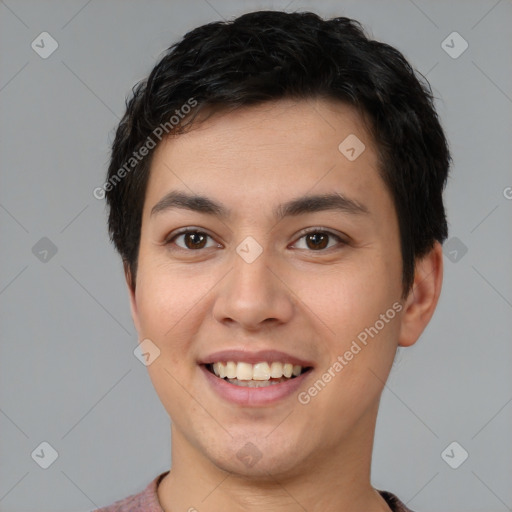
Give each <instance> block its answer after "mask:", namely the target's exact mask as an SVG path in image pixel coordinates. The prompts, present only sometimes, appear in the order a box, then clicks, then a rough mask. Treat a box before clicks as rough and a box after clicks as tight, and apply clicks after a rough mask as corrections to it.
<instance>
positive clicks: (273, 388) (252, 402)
mask: <svg viewBox="0 0 512 512" xmlns="http://www.w3.org/2000/svg"><path fill="white" fill-rule="evenodd" d="M200 367H201V370H202V371H203V373H204V374H205V376H206V380H207V381H208V382H209V383H210V384H211V386H212V388H213V390H214V391H215V392H216V393H217V394H218V395H220V396H221V398H223V399H225V400H228V401H229V402H232V403H235V404H238V405H244V406H258V405H269V404H274V403H276V402H278V401H279V400H283V399H284V398H287V397H289V396H290V395H292V394H293V393H294V392H296V391H297V389H298V388H299V387H300V386H301V384H302V383H303V382H304V380H305V379H306V378H307V376H308V375H309V373H310V372H311V371H307V372H306V373H303V374H301V375H299V376H298V377H295V378H294V379H289V380H287V381H285V382H280V383H279V384H271V385H270V386H264V387H261V388H249V387H242V386H237V385H236V384H231V383H230V382H228V381H227V380H224V379H221V378H220V377H217V376H216V375H214V374H213V373H212V372H210V371H209V370H208V369H207V368H206V366H204V365H201V366H200Z"/></svg>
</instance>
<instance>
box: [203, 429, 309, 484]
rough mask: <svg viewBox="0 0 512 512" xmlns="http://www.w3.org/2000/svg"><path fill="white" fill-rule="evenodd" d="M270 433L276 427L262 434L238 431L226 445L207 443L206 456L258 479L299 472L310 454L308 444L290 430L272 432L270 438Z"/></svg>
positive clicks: (234, 471)
mask: <svg viewBox="0 0 512 512" xmlns="http://www.w3.org/2000/svg"><path fill="white" fill-rule="evenodd" d="M273 428H275V427H273ZM269 432H272V429H270V430H269V429H267V430H266V431H265V432H264V433H260V434H259V435H257V434H254V433H251V435H247V434H245V435H243V434H238V435H236V436H233V439H230V441H229V443H227V444H226V445H225V446H221V445H219V444H217V445H216V446H215V448H214V449H212V445H211V444H210V445H209V446H205V447H204V448H205V449H204V450H203V455H204V456H205V457H206V458H208V459H209V460H210V462H211V463H212V464H214V465H215V466H217V467H218V468H219V469H221V470H223V471H226V472H228V473H231V474H232V475H233V476H235V475H238V476H240V477H243V478H248V479H251V480H255V481H275V479H276V478H284V477H287V476H292V475H293V474H294V473H299V472H300V467H301V466H302V465H303V464H304V463H305V462H306V459H307V453H309V452H306V451H305V450H304V443H301V442H299V441H298V440H297V439H296V437H295V436H293V435H292V434H291V433H289V432H283V433H280V435H277V434H276V433H275V432H274V433H271V434H270V437H272V439H270V437H269ZM297 446H302V448H301V449H300V450H298V449H297Z"/></svg>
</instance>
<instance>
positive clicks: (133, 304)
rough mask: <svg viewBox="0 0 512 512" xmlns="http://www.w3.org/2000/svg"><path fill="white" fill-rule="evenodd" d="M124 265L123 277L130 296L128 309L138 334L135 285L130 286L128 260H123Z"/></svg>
mask: <svg viewBox="0 0 512 512" xmlns="http://www.w3.org/2000/svg"><path fill="white" fill-rule="evenodd" d="M123 267H124V277H125V279H126V286H127V287H128V294H129V297H130V310H131V313H132V320H133V324H134V325H135V329H136V330H137V333H139V335H140V321H139V311H138V308H137V299H136V297H135V287H133V286H132V273H131V271H130V265H129V264H128V262H126V261H124V262H123Z"/></svg>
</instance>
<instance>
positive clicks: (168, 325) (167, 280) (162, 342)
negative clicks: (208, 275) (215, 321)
mask: <svg viewBox="0 0 512 512" xmlns="http://www.w3.org/2000/svg"><path fill="white" fill-rule="evenodd" d="M199 281H200V280H198V279H196V280H194V279H189V278H187V277H184V275H183V274H180V273H178V272H172V273H171V272H169V271H165V270H164V269H160V270H159V269H158V268H156V267H155V269H154V270H152V271H151V272H147V271H144V270H142V271H141V272H140V274H139V281H138V284H137V290H136V299H137V308H138V313H139V320H140V327H141V331H142V332H141V333H139V336H143V337H144V338H149V339H151V340H152V341H153V342H154V343H155V344H156V345H157V346H158V347H159V349H160V350H161V352H162V354H163V355H164V354H165V355H166V356H169V359H167V358H166V360H168V361H170V362H173V361H178V360H181V361H182V360H183V357H182V354H183V352H184V351H185V350H186V349H187V346H188V343H189V342H190V339H192V333H193V332H194V331H195V330H196V329H197V326H196V325H195V324H194V319H197V318H198V311H200V309H201V299H202V298H203V296H204V295H205V294H206V293H207V291H208V286H207V283H205V282H204V281H201V282H199Z"/></svg>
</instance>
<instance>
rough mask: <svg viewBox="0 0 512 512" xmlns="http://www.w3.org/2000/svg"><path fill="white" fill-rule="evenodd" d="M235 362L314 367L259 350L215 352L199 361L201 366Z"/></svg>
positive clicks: (275, 353)
mask: <svg viewBox="0 0 512 512" xmlns="http://www.w3.org/2000/svg"><path fill="white" fill-rule="evenodd" d="M228 361H235V362H237V363H251V364H256V363H261V362H266V363H273V362H278V363H291V364H293V365H299V366H302V367H303V368H305V367H310V366H313V363H311V361H307V360H305V359H301V358H299V357H296V356H293V355H291V354H287V353H286V352H281V351H279V350H259V351H257V352H249V351H247V350H239V349H228V350H220V351H218V352H213V353H212V354H209V355H207V356H206V357H204V358H202V359H201V360H200V361H199V364H212V363H218V362H228Z"/></svg>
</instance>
